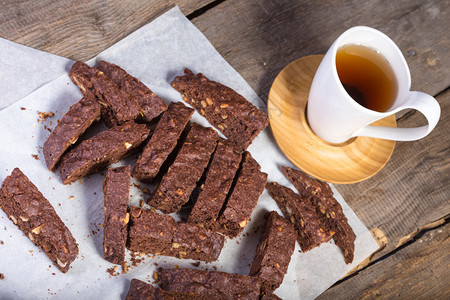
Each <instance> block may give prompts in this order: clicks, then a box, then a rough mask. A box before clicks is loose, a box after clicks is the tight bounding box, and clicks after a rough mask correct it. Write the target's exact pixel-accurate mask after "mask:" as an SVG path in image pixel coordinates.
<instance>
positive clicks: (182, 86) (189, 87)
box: [171, 68, 269, 149]
mask: <svg viewBox="0 0 450 300" xmlns="http://www.w3.org/2000/svg"><path fill="white" fill-rule="evenodd" d="M171 84H172V86H173V87H174V88H175V89H176V90H177V91H178V92H180V93H181V95H182V96H183V98H184V100H185V101H186V102H187V103H189V104H190V105H191V106H192V107H194V108H195V109H196V110H197V111H198V112H199V113H200V114H201V115H202V116H204V117H205V118H206V119H207V120H208V121H209V122H210V123H211V124H212V125H213V126H214V127H216V128H217V129H219V130H220V131H221V132H222V133H223V134H224V135H225V136H226V137H227V138H228V139H229V140H230V141H232V142H234V143H236V144H237V145H239V146H240V147H242V148H243V149H246V148H247V147H248V146H249V145H250V143H251V142H252V141H253V139H254V138H255V137H256V136H257V135H258V134H259V133H260V132H261V131H262V130H263V129H264V128H266V126H267V125H268V124H269V120H268V118H267V116H266V114H265V113H264V112H263V111H262V110H260V109H259V108H257V107H255V106H254V105H253V104H251V103H250V102H249V101H247V99H245V98H244V97H242V96H241V95H240V94H238V93H237V92H236V91H234V90H233V89H231V88H229V87H227V86H225V85H223V84H221V83H219V82H215V81H211V80H209V79H208V78H206V77H205V76H204V75H203V74H201V73H199V74H196V75H195V74H194V73H192V71H191V70H189V69H187V68H186V69H184V75H183V76H177V77H175V79H174V80H173V81H172V82H171Z"/></svg>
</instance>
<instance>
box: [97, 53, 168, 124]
mask: <svg viewBox="0 0 450 300" xmlns="http://www.w3.org/2000/svg"><path fill="white" fill-rule="evenodd" d="M97 69H99V70H100V71H101V72H104V73H105V74H106V75H107V76H108V77H109V78H111V80H112V81H114V82H115V83H116V84H117V85H118V86H119V87H120V88H121V89H122V90H124V91H125V92H126V93H127V94H128V95H129V96H131V97H134V98H135V100H136V102H137V104H138V106H139V113H140V115H141V116H142V118H143V119H144V120H145V121H147V122H150V121H151V120H153V119H154V118H156V117H158V116H159V115H160V114H161V113H162V112H163V111H165V110H166V109H167V105H166V103H164V101H163V100H162V99H161V97H159V96H158V95H156V94H155V93H153V92H152V91H151V90H150V89H149V88H148V87H147V86H146V85H145V84H143V83H142V82H141V81H140V80H139V79H137V78H135V77H133V76H131V75H130V74H128V73H127V72H126V71H125V70H124V69H122V68H121V67H119V66H117V65H115V64H112V63H109V62H106V61H104V60H102V61H100V62H99V63H98V65H97Z"/></svg>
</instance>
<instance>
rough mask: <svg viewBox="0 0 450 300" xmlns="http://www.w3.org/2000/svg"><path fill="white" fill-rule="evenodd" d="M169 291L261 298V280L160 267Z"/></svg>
mask: <svg viewBox="0 0 450 300" xmlns="http://www.w3.org/2000/svg"><path fill="white" fill-rule="evenodd" d="M158 279H159V281H160V284H159V285H160V286H161V287H162V288H163V289H164V290H167V291H174V292H184V293H195V294H199V295H204V296H206V297H208V299H210V298H214V297H216V298H219V299H230V300H231V299H259V295H260V290H261V282H260V281H259V280H258V279H257V278H255V277H251V276H246V275H238V274H232V273H225V272H220V271H205V270H197V269H189V268H178V269H162V268H159V269H158Z"/></svg>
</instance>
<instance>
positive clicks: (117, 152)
mask: <svg viewBox="0 0 450 300" xmlns="http://www.w3.org/2000/svg"><path fill="white" fill-rule="evenodd" d="M148 134H149V130H148V129H147V127H146V126H145V125H144V124H137V123H135V122H134V121H130V122H127V123H125V124H123V125H121V126H116V127H113V128H111V129H109V130H106V131H103V132H101V133H99V134H97V135H96V136H94V137H92V138H90V139H88V140H85V141H83V142H81V143H80V144H79V145H78V146H77V147H75V148H73V149H72V150H70V151H69V152H68V153H66V154H65V155H64V156H63V157H62V158H61V162H60V164H59V176H60V178H61V180H62V182H63V184H69V183H71V182H74V181H76V180H78V179H81V178H83V177H84V176H87V175H89V174H92V173H95V172H98V171H100V170H102V169H104V168H106V167H107V166H108V165H110V164H112V163H115V162H117V161H119V160H120V159H122V158H124V157H125V156H126V155H127V154H129V153H131V151H132V150H133V149H135V148H136V147H138V146H139V145H140V144H142V142H144V140H145V139H146V138H147V136H148Z"/></svg>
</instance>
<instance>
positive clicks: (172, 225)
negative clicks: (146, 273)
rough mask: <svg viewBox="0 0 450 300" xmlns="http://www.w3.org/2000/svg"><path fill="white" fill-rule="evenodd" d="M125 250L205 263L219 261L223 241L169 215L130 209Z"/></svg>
mask: <svg viewBox="0 0 450 300" xmlns="http://www.w3.org/2000/svg"><path fill="white" fill-rule="evenodd" d="M130 216H131V218H130V229H129V234H128V246H127V247H128V249H130V250H131V251H135V252H143V253H150V254H158V255H167V256H175V257H178V258H191V259H196V260H201V261H206V262H211V261H215V260H217V259H218V257H219V255H220V252H221V251H222V248H223V245H224V243H225V238H224V237H223V236H222V235H220V234H218V233H216V232H213V231H210V230H206V229H204V228H201V227H200V226H198V225H196V224H189V223H177V222H175V220H174V219H173V218H172V217H171V216H170V215H163V214H159V213H157V212H156V211H152V210H142V209H140V208H137V207H132V208H131V211H130Z"/></svg>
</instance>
